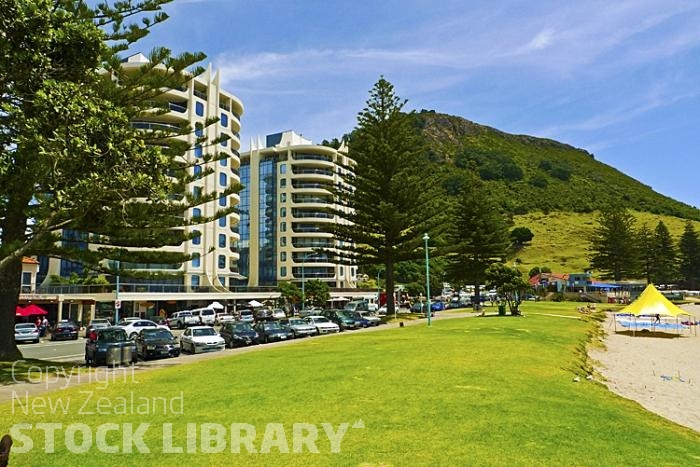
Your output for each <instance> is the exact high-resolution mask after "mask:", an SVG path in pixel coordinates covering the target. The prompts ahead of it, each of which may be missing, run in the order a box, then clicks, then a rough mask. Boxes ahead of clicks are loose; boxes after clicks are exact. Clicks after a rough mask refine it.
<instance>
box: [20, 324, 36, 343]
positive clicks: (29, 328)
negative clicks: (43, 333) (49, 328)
mask: <svg viewBox="0 0 700 467" xmlns="http://www.w3.org/2000/svg"><path fill="white" fill-rule="evenodd" d="M15 342H16V343H18V344H19V343H20V342H34V343H35V344H38V343H39V328H37V327H36V324H34V323H17V324H15Z"/></svg>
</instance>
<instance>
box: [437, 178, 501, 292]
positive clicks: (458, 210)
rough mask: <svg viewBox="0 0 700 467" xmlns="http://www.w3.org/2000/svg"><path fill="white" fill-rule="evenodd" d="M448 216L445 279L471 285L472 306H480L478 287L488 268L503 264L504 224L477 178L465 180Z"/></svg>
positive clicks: (495, 206)
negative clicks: (473, 300) (477, 304)
mask: <svg viewBox="0 0 700 467" xmlns="http://www.w3.org/2000/svg"><path fill="white" fill-rule="evenodd" d="M451 214H452V215H451V217H450V219H451V221H450V222H449V224H448V225H449V228H448V231H447V234H446V240H447V241H446V244H447V245H448V246H446V247H445V251H446V252H447V260H448V265H447V268H446V272H447V279H448V280H449V281H450V282H451V283H452V284H453V285H473V286H474V294H475V297H476V301H475V303H480V301H479V300H480V286H481V284H484V283H485V280H486V270H487V268H488V267H489V266H490V265H491V264H493V263H497V262H502V261H505V258H506V254H507V250H508V244H509V238H508V226H507V222H506V219H505V217H504V215H503V214H502V213H501V212H500V211H499V209H498V206H497V205H496V203H495V201H493V198H492V197H491V196H489V194H488V192H487V190H486V188H485V186H484V183H483V182H481V181H480V180H479V179H478V178H476V177H469V178H468V179H467V180H465V182H464V183H463V186H462V189H461V190H460V192H459V196H458V197H457V199H456V201H455V202H454V203H453V205H452V209H451Z"/></svg>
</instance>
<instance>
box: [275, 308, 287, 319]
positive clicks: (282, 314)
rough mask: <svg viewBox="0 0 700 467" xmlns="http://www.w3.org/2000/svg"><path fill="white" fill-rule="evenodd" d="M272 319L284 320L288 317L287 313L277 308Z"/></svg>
mask: <svg viewBox="0 0 700 467" xmlns="http://www.w3.org/2000/svg"><path fill="white" fill-rule="evenodd" d="M272 317H273V318H275V319H284V318H286V317H287V313H285V312H284V310H283V309H282V308H275V309H274V310H272Z"/></svg>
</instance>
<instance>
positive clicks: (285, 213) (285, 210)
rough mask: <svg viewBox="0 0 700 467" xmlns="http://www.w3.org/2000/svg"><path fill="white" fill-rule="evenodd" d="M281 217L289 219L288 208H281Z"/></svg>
mask: <svg viewBox="0 0 700 467" xmlns="http://www.w3.org/2000/svg"><path fill="white" fill-rule="evenodd" d="M280 217H287V208H280Z"/></svg>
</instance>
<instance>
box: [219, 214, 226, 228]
mask: <svg viewBox="0 0 700 467" xmlns="http://www.w3.org/2000/svg"><path fill="white" fill-rule="evenodd" d="M219 227H226V216H223V217H219Z"/></svg>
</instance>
